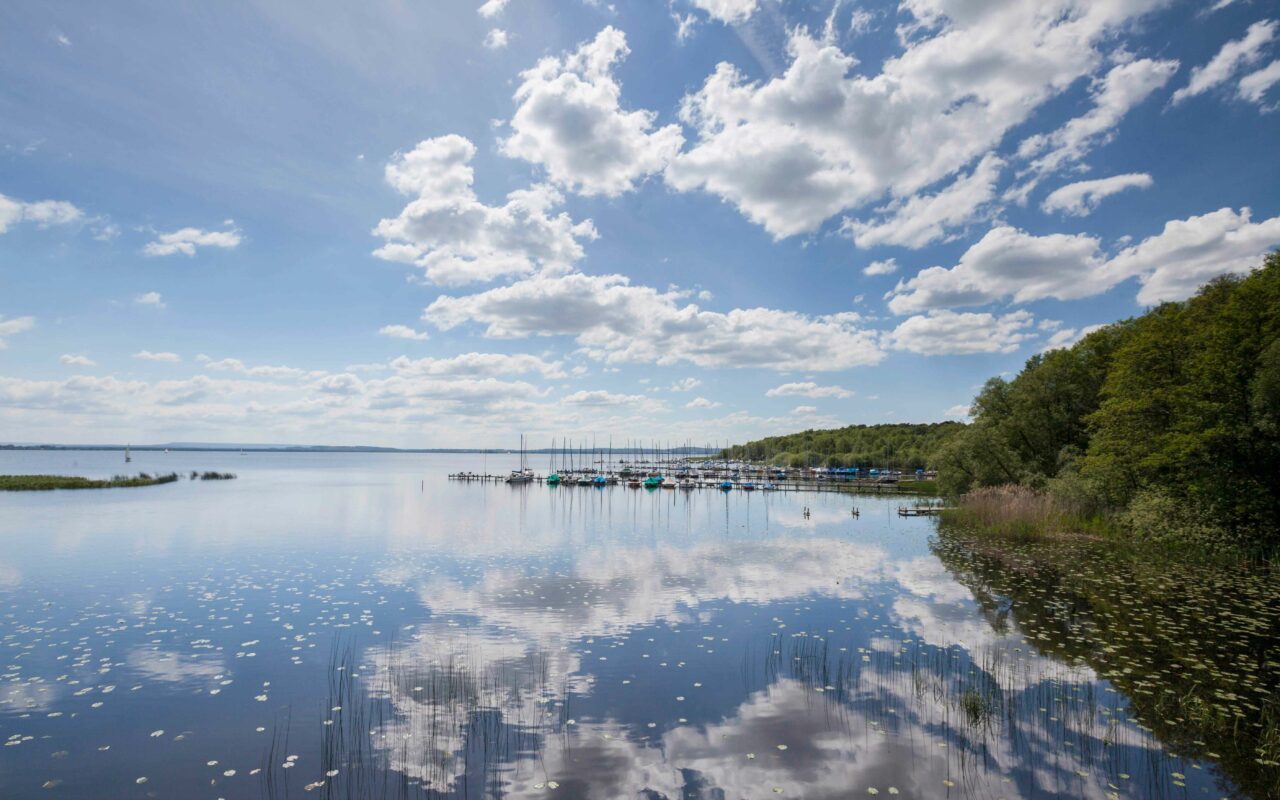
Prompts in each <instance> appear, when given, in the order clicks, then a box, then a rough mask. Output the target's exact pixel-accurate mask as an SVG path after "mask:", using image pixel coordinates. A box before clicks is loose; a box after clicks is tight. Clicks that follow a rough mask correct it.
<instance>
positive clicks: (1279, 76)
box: [1236, 59, 1280, 111]
mask: <svg viewBox="0 0 1280 800" xmlns="http://www.w3.org/2000/svg"><path fill="white" fill-rule="evenodd" d="M1277 82H1280V59H1276V60H1275V61H1272V62H1271V63H1270V64H1268V65H1266V66H1265V67H1263V68H1262V69H1260V70H1258V71H1257V72H1251V73H1249V74H1248V75H1245V76H1244V77H1243V78H1241V79H1240V83H1239V84H1238V85H1237V86H1236V97H1239V98H1240V99H1241V100H1244V101H1245V102H1248V103H1253V104H1255V105H1262V100H1263V98H1265V97H1266V95H1267V92H1268V91H1270V90H1271V87H1272V86H1275V85H1276V83H1277ZM1263 110H1264V111H1274V110H1275V106H1274V105H1271V106H1267V107H1265V108H1264V109H1263Z"/></svg>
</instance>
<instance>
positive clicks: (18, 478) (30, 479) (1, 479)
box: [0, 472, 178, 492]
mask: <svg viewBox="0 0 1280 800" xmlns="http://www.w3.org/2000/svg"><path fill="white" fill-rule="evenodd" d="M176 480H178V473H176V472H171V473H169V474H168V475H148V474H147V473H145V472H140V473H138V474H137V475H115V476H113V477H111V478H109V479H106V480H95V479H93V478H80V477H76V476H73V475H0V491H5V492H24V491H27V492H31V491H49V490H52V489H116V488H121V487H126V486H155V485H156V484H158V483H173V482H174V481H176Z"/></svg>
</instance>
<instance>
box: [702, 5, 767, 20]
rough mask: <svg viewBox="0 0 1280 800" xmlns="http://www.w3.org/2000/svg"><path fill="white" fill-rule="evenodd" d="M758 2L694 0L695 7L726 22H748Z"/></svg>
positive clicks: (713, 17)
mask: <svg viewBox="0 0 1280 800" xmlns="http://www.w3.org/2000/svg"><path fill="white" fill-rule="evenodd" d="M758 4H759V2H758V0H693V5H694V7H696V8H700V9H702V10H703V11H705V12H707V15H708V16H710V17H711V18H712V19H717V20H720V21H721V22H724V23H726V24H737V23H740V22H746V21H747V20H748V19H750V18H751V15H752V14H754V13H756V6H757V5H758Z"/></svg>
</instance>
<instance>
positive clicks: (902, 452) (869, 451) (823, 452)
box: [723, 422, 965, 470]
mask: <svg viewBox="0 0 1280 800" xmlns="http://www.w3.org/2000/svg"><path fill="white" fill-rule="evenodd" d="M964 427H965V426H964V424H963V423H960V422H934V423H923V424H909V423H898V424H892V425H849V426H847V427H844V428H836V429H833V430H808V431H802V432H800V433H792V434H788V435H786V436H771V437H769V438H767V439H759V440H756V441H754V442H747V443H746V444H742V445H736V446H734V447H730V448H729V449H727V450H725V451H724V453H723V454H724V455H726V456H727V457H729V458H739V459H750V460H752V461H769V462H772V463H774V464H781V465H784V466H790V467H862V468H864V469H866V468H870V467H880V468H894V469H905V470H914V469H917V468H921V467H923V468H929V467H932V466H934V461H935V456H936V454H937V453H938V451H939V450H940V449H941V447H942V445H943V444H945V443H946V442H947V441H948V440H950V439H951V438H952V437H953V436H955V435H956V434H958V433H960V431H962V430H964Z"/></svg>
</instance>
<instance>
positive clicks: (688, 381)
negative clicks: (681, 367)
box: [671, 378, 702, 392]
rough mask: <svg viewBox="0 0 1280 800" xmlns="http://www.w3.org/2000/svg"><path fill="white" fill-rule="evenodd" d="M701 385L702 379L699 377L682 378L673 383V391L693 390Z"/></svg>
mask: <svg viewBox="0 0 1280 800" xmlns="http://www.w3.org/2000/svg"><path fill="white" fill-rule="evenodd" d="M701 385H702V381H700V380H698V379H697V378H681V379H680V380H678V381H676V382H675V383H673V384H671V391H673V392H691V391H693V390H694V389H696V388H698V387H699V386H701Z"/></svg>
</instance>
